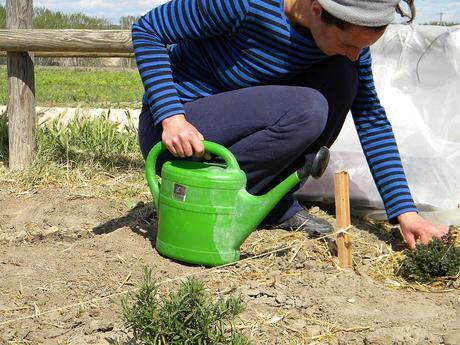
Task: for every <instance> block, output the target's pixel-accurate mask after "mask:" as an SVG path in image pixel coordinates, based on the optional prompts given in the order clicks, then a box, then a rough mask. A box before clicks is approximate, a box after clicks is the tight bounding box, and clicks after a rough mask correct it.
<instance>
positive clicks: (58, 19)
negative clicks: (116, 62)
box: [0, 5, 139, 30]
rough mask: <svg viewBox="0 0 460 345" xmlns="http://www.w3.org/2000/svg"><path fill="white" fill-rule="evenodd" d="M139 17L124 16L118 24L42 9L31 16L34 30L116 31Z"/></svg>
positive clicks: (0, 15) (0, 13) (2, 19)
mask: <svg viewBox="0 0 460 345" xmlns="http://www.w3.org/2000/svg"><path fill="white" fill-rule="evenodd" d="M138 19H139V17H136V16H124V17H121V18H120V21H119V24H114V23H111V22H110V20H108V19H106V18H98V17H92V16H88V15H86V14H84V13H70V14H66V13H63V12H61V11H51V10H49V9H47V8H44V7H35V8H34V14H33V24H32V25H33V28H34V29H93V30H117V29H129V28H130V27H131V25H132V24H133V23H134V22H136V21H137V20H138ZM5 28H6V9H5V6H3V5H0V29H5Z"/></svg>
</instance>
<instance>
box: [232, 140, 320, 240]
mask: <svg viewBox="0 0 460 345" xmlns="http://www.w3.org/2000/svg"><path fill="white" fill-rule="evenodd" d="M328 163H329V150H328V148H327V147H325V146H323V147H322V148H321V149H320V150H319V151H318V153H317V154H316V156H315V157H314V159H312V161H310V162H307V164H306V165H305V166H304V167H302V168H301V169H299V170H297V171H295V172H293V173H292V174H291V175H289V176H288V177H287V178H286V179H285V180H284V181H282V182H281V183H280V184H278V185H277V186H275V187H274V188H273V189H271V190H270V191H269V192H267V193H266V194H264V195H261V196H255V195H252V194H249V193H248V192H247V191H246V190H242V191H240V200H239V203H238V204H239V207H238V210H239V212H238V217H239V221H238V223H240V224H244V225H245V227H244V228H245V231H243V232H242V234H241V236H240V237H239V239H238V240H239V241H238V243H237V244H238V246H240V245H241V244H242V243H243V242H244V240H245V239H246V238H247V237H248V236H249V235H250V234H251V232H252V231H253V230H254V229H255V228H256V227H257V226H258V225H259V224H260V222H261V221H262V220H263V219H264V218H265V217H266V216H267V215H268V214H269V213H270V211H271V210H272V209H273V208H274V207H275V206H276V204H277V203H278V202H279V201H280V200H281V199H282V198H283V197H284V196H285V195H286V193H288V192H289V191H290V190H291V189H292V188H293V187H294V186H295V185H297V184H298V183H299V182H300V181H302V180H305V179H307V178H308V177H309V176H312V177H313V178H319V177H321V176H322V175H323V173H324V171H325V170H326V167H327V164H328Z"/></svg>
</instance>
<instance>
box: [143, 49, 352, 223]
mask: <svg viewBox="0 0 460 345" xmlns="http://www.w3.org/2000/svg"><path fill="white" fill-rule="evenodd" d="M357 90H358V74H357V71H356V68H355V67H354V66H353V64H352V63H351V62H350V61H349V60H348V59H347V58H345V57H342V56H334V57H331V58H329V59H327V60H325V61H322V62H320V63H317V64H315V65H313V66H312V67H310V68H309V69H308V70H306V71H305V72H304V73H302V74H299V75H297V76H295V78H293V79H290V80H284V81H282V82H280V83H278V84H277V85H261V86H254V87H248V88H244V89H238V90H233V91H227V92H223V93H219V94H216V95H212V96H209V97H205V98H201V99H198V100H196V101H193V102H189V103H185V104H184V107H185V111H186V119H187V121H189V122H190V123H192V124H193V125H194V126H195V127H196V128H197V129H198V130H199V131H200V132H201V133H202V134H203V136H204V138H205V139H206V140H209V141H214V142H217V143H219V144H221V145H224V146H225V147H227V148H229V149H230V151H231V152H232V153H233V154H234V155H235V157H236V158H237V160H238V163H239V165H240V167H241V169H242V170H243V171H245V173H246V175H247V179H248V180H247V181H248V182H247V190H248V191H249V192H250V193H252V194H255V195H261V194H263V193H265V192H267V191H268V190H270V189H271V187H272V186H274V185H276V184H277V183H279V182H280V181H282V180H283V179H284V178H285V177H287V176H288V175H289V174H291V173H292V172H293V171H295V170H297V169H299V168H300V167H302V166H303V165H304V164H305V163H306V161H307V160H311V159H313V157H314V155H315V153H316V152H317V151H318V149H319V148H320V147H321V146H327V147H330V146H331V145H332V144H333V142H334V141H335V139H336V138H337V136H338V134H339V132H340V130H341V128H342V126H343V123H344V121H345V117H346V115H347V113H348V111H349V109H350V107H351V104H352V103H353V100H354V98H355V96H356V93H357ZM161 133H162V127H161V125H158V126H154V124H153V119H152V117H151V115H150V113H149V110H148V107H147V106H145V105H144V107H143V109H142V112H141V115H140V119H139V143H140V147H141V151H142V154H143V156H144V158H146V157H147V154H148V152H149V151H150V149H151V148H152V147H153V145H154V144H156V143H157V142H159V141H160V140H161ZM167 159H178V158H175V157H173V156H172V155H171V154H169V153H166V154H165V155H163V156H162V157H160V159H159V163H160V164H161V163H162V162H164V161H165V160H167ZM297 189H298V187H297V188H294V189H293V190H292V191H291V193H289V194H287V195H286V197H285V198H283V199H282V200H281V201H280V202H279V203H278V205H277V206H276V207H275V209H274V210H273V211H272V212H271V213H270V215H269V216H268V217H267V219H266V220H265V222H267V223H270V224H277V223H279V222H282V221H284V220H286V219H288V218H289V217H291V216H292V215H293V214H295V213H296V212H297V211H299V210H301V209H302V207H301V206H300V204H299V203H298V201H297V200H296V199H295V197H294V196H293V193H294V192H295V190H297Z"/></svg>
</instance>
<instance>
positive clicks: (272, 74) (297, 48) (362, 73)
mask: <svg viewBox="0 0 460 345" xmlns="http://www.w3.org/2000/svg"><path fill="white" fill-rule="evenodd" d="M132 36H133V45H134V52H135V56H136V61H137V65H138V69H139V72H140V75H141V78H142V82H143V84H144V87H145V94H144V103H146V104H148V106H149V108H150V112H151V114H152V116H153V118H154V122H155V124H158V123H160V122H161V121H163V120H164V119H165V118H167V117H169V116H172V115H176V114H181V113H182V114H185V111H184V107H183V103H186V102H190V101H193V100H196V99H198V98H201V97H206V96H209V95H213V94H216V93H219V92H224V91H229V90H234V89H239V88H244V87H249V86H256V85H261V84H273V83H276V82H277V81H280V80H283V79H286V78H289V77H292V76H294V75H296V74H298V73H300V72H302V71H305V70H306V69H307V68H308V67H310V66H311V65H312V64H314V63H317V62H319V61H322V60H324V59H326V58H328V56H327V55H325V54H324V53H323V52H322V51H321V50H320V49H319V48H318V47H317V45H316V44H315V42H314V40H313V38H312V37H311V35H309V34H302V33H300V32H299V31H297V30H296V29H294V27H293V26H292V25H291V24H290V22H289V21H288V19H287V18H286V16H285V14H284V0H172V1H170V2H168V3H165V4H163V5H161V6H158V7H156V8H154V9H153V10H152V11H150V12H148V13H147V14H146V15H145V16H143V17H142V18H141V19H140V20H139V22H137V23H136V24H134V25H133V29H132ZM168 46H169V48H168ZM371 62H372V61H371V54H370V49H369V48H366V49H363V51H362V52H361V55H360V58H359V60H358V61H356V62H355V65H356V67H357V69H358V77H359V90H358V95H357V97H356V99H355V101H354V103H353V105H352V109H351V111H352V115H353V120H354V122H355V126H356V129H357V132H358V135H359V139H360V141H361V145H362V147H363V151H364V154H365V156H366V159H367V162H368V164H369V167H370V170H371V173H372V175H373V177H374V181H375V183H376V185H377V188H378V190H379V193H380V195H381V197H382V200H383V202H384V205H385V209H386V211H387V215H388V217H389V219H390V220H392V221H393V220H395V218H396V216H398V215H400V214H402V213H405V212H408V211H417V209H416V207H415V204H414V202H413V200H412V197H411V194H410V191H409V187H408V184H407V180H406V177H405V174H404V170H403V166H402V163H401V159H400V157H399V152H398V148H397V146H396V141H395V138H394V135H393V131H392V128H391V125H390V122H389V121H388V119H387V116H386V114H385V110H384V108H383V107H382V106H381V105H380V101H379V99H378V96H377V92H376V90H375V85H374V81H373V77H372V68H371Z"/></svg>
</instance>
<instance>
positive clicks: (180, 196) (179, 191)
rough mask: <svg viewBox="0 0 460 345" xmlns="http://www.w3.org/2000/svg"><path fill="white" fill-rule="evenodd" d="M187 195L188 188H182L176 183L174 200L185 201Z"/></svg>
mask: <svg viewBox="0 0 460 345" xmlns="http://www.w3.org/2000/svg"><path fill="white" fill-rule="evenodd" d="M186 194H187V188H185V186H182V185H180V184H178V183H174V192H173V197H174V199H177V200H180V201H185V195H186Z"/></svg>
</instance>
